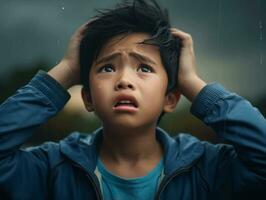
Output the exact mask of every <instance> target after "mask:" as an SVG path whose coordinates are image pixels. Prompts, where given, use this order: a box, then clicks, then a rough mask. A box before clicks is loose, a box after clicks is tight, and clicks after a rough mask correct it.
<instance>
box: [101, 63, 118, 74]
mask: <svg viewBox="0 0 266 200" xmlns="http://www.w3.org/2000/svg"><path fill="white" fill-rule="evenodd" d="M114 71H115V69H114V66H113V65H111V64H106V65H104V66H102V67H100V68H99V69H98V70H97V72H103V73H108V72H114Z"/></svg>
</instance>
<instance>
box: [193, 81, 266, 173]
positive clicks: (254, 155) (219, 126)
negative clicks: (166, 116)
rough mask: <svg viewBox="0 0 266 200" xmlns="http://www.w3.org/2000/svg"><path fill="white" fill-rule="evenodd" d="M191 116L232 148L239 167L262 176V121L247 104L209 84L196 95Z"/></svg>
mask: <svg viewBox="0 0 266 200" xmlns="http://www.w3.org/2000/svg"><path fill="white" fill-rule="evenodd" d="M191 112H192V114H194V115H196V116H197V117H198V118H199V119H201V120H202V121H203V122H204V123H205V124H206V125H208V126H210V127H212V128H213V129H214V130H215V132H216V133H217V135H218V136H219V137H220V138H221V139H223V140H225V141H227V142H228V143H230V144H232V145H233V146H234V147H235V149H236V151H237V154H238V157H239V159H240V160H242V161H243V163H245V164H248V165H252V166H253V169H254V170H258V171H260V173H261V174H264V175H265V176H266V170H265V169H266V120H265V118H264V117H263V116H262V114H261V113H260V112H259V111H258V110H257V109H256V108H254V107H253V106H252V105H251V104H250V103H249V102H248V101H247V100H245V99H244V98H242V97H241V96H239V95H236V94H235V93H231V92H229V91H227V90H225V89H224V88H223V87H222V86H221V85H218V84H210V85H208V86H206V87H204V88H203V89H202V90H201V92H200V93H199V94H198V96H197V97H196V99H195V100H194V103H193V104H192V107H191ZM262 166H264V167H262Z"/></svg>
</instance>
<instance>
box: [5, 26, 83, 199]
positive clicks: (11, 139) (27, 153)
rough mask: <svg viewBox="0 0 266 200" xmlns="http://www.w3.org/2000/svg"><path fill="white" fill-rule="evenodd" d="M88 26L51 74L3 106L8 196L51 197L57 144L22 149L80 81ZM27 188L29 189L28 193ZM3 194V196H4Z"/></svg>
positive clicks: (41, 76)
mask: <svg viewBox="0 0 266 200" xmlns="http://www.w3.org/2000/svg"><path fill="white" fill-rule="evenodd" d="M87 25H88V23H86V24H85V25H83V26H81V27H80V28H79V29H78V30H77V31H76V33H75V34H74V35H73V37H72V38H71V41H70V43H69V47H68V49H67V51H66V54H65V56H64V57H63V59H62V60H61V62H60V63H59V64H58V65H56V66H55V67H54V68H52V69H51V70H50V71H49V72H48V73H46V72H44V71H40V72H38V74H37V75H36V76H35V77H33V79H32V80H31V81H30V82H29V83H28V84H27V85H26V86H24V87H22V88H20V89H19V90H18V91H17V92H16V93H15V94H14V95H13V96H11V97H9V98H8V99H7V100H6V101H5V102H4V103H2V104H1V105H0V193H1V195H0V196H1V197H2V194H3V193H4V194H5V195H7V197H6V198H8V199H40V197H42V198H43V199H45V198H48V197H47V192H46V191H47V187H48V185H47V181H48V178H49V168H50V160H49V158H48V157H47V154H48V153H47V152H48V151H53V154H52V155H53V156H55V155H56V152H57V149H58V147H57V145H56V144H53V143H47V144H45V145H44V146H42V147H41V148H33V149H31V150H23V149H20V147H21V145H23V144H24V143H25V142H26V141H27V140H28V139H29V138H30V137H31V136H32V135H33V134H34V133H35V132H36V130H37V128H38V127H39V126H40V125H41V124H43V123H45V122H46V121H47V120H48V119H50V118H51V117H53V116H55V115H56V114H57V113H58V112H59V111H60V110H61V109H62V108H63V107H64V105H65V104H66V102H67V101H68V100H69V98H70V95H69V93H68V92H67V90H66V89H68V88H69V87H71V86H72V85H75V84H78V83H79V76H80V74H79V62H78V59H79V52H78V49H79V42H80V40H81V37H82V34H83V31H84V29H85V27H86V26H87ZM25 191H26V192H25ZM1 197H0V198H1Z"/></svg>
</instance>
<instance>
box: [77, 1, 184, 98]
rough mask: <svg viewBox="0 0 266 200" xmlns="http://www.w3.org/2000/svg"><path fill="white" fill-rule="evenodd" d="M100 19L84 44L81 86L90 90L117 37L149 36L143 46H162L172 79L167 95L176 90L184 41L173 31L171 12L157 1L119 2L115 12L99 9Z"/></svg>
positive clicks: (89, 30) (93, 22)
mask: <svg viewBox="0 0 266 200" xmlns="http://www.w3.org/2000/svg"><path fill="white" fill-rule="evenodd" d="M97 11H98V14H97V15H96V16H95V18H96V20H94V21H92V22H91V23H90V24H89V27H88V29H87V31H86V32H85V35H84V37H83V39H82V41H81V44H80V67H81V70H80V72H81V74H80V76H81V83H82V85H83V86H84V87H85V88H87V89H89V80H88V78H89V72H90V68H91V66H92V63H93V61H94V60H96V59H97V56H98V55H99V52H100V51H101V49H102V48H103V46H104V45H105V44H106V43H107V42H108V41H109V40H110V39H111V38H113V37H115V36H118V35H125V36H126V35H129V34H131V33H137V32H143V33H148V34H149V35H150V36H151V37H150V38H148V39H146V40H144V41H143V42H141V44H147V45H155V46H157V47H159V50H160V56H161V59H162V64H163V66H164V68H165V70H166V73H167V76H168V86H167V91H166V94H167V93H168V92H170V91H172V90H173V89H174V88H175V87H176V77H177V72H178V63H179V53H180V41H179V40H178V39H177V38H174V37H173V36H172V35H171V33H170V30H169V28H170V27H171V26H170V22H169V17H168V12H167V10H166V9H162V8H161V7H160V6H159V5H158V3H157V2H156V1H155V0H150V1H145V0H132V1H123V2H121V3H118V4H117V5H116V6H115V7H114V8H113V9H101V10H97Z"/></svg>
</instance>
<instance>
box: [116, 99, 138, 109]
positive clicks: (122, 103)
mask: <svg viewBox="0 0 266 200" xmlns="http://www.w3.org/2000/svg"><path fill="white" fill-rule="evenodd" d="M121 106H128V107H135V108H137V107H138V106H137V105H136V103H135V102H132V101H130V100H121V101H119V102H117V103H116V104H115V106H114V107H121Z"/></svg>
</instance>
